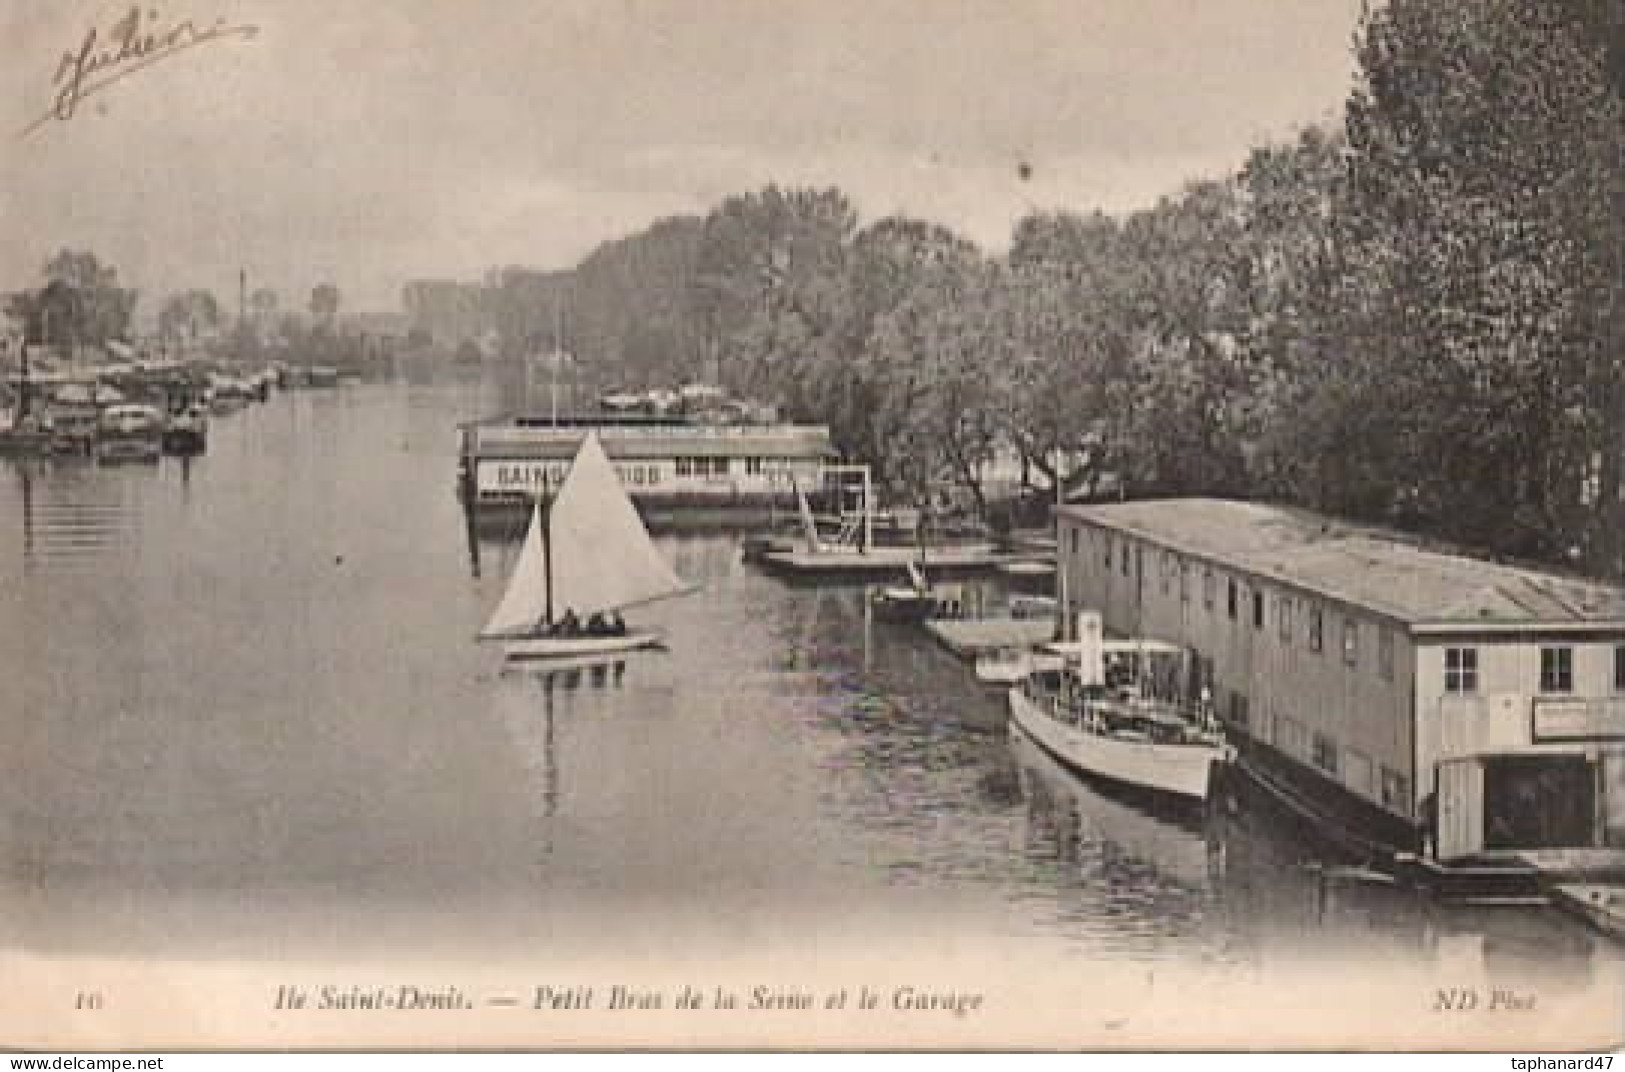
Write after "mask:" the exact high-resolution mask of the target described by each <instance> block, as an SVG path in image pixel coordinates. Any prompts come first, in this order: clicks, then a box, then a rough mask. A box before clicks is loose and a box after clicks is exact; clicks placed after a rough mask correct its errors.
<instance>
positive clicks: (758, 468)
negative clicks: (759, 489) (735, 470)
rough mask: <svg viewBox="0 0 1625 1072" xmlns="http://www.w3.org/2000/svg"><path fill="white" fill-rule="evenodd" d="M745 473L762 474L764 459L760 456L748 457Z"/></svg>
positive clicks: (750, 474) (747, 474) (748, 474)
mask: <svg viewBox="0 0 1625 1072" xmlns="http://www.w3.org/2000/svg"><path fill="white" fill-rule="evenodd" d="M745 475H746V476H761V475H762V459H760V458H746V459H745Z"/></svg>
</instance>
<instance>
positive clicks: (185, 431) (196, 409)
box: [162, 403, 209, 455]
mask: <svg viewBox="0 0 1625 1072" xmlns="http://www.w3.org/2000/svg"><path fill="white" fill-rule="evenodd" d="M162 446H163V450H164V453H166V454H179V455H192V454H202V453H203V452H204V451H206V450H207V449H208V448H209V413H208V410H206V409H204V408H203V407H202V406H200V405H197V404H195V403H194V404H192V405H190V406H187V407H186V408H185V409H182V410H177V411H176V412H174V413H171V414H170V415H169V418H168V420H167V422H166V423H165V425H164V431H163V437H162Z"/></svg>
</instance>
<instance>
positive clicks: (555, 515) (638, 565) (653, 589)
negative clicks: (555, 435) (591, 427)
mask: <svg viewBox="0 0 1625 1072" xmlns="http://www.w3.org/2000/svg"><path fill="white" fill-rule="evenodd" d="M550 532H551V535H552V540H553V609H554V610H555V612H557V613H559V614H563V613H564V612H565V611H566V610H574V611H575V612H576V614H578V615H580V616H582V617H585V616H586V615H588V614H591V613H592V612H593V611H607V610H614V609H615V608H618V607H629V606H631V605H633V604H635V603H647V602H649V601H650V600H655V599H664V598H666V597H667V596H674V595H678V594H680V593H682V592H686V591H688V589H689V586H688V585H686V584H684V583H683V581H682V578H680V577H678V576H677V574H676V573H674V572H673V571H672V568H671V564H670V563H668V562H667V561H666V559H665V557H664V556H662V555H661V553H660V549H659V548H657V547H656V546H655V544H654V541H653V540H651V539H650V538H649V530H648V529H646V528H644V527H643V519H642V518H640V517H639V516H638V512H637V509H636V508H635V507H634V506H633V505H632V500H631V499H630V498H628V497H627V494H626V491H625V490H624V489H623V488H622V487H621V478H620V476H619V475H618V474H617V473H616V472H615V467H614V466H613V465H611V464H610V462H609V457H608V456H607V455H606V454H605V453H604V448H603V447H602V446H601V445H600V444H599V442H598V437H597V436H596V435H594V434H593V433H591V432H588V433H587V437H586V439H584V440H582V443H581V449H580V450H578V451H577V452H576V457H575V461H574V462H572V463H571V464H570V473H569V475H568V476H566V477H565V479H564V487H563V488H561V489H560V490H559V496H558V498H557V499H555V500H554V501H553V510H552V518H551V525H550Z"/></svg>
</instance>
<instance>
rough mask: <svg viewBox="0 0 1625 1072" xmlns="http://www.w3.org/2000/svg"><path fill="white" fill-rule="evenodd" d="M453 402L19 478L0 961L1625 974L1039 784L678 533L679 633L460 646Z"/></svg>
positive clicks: (424, 395)
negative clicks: (28, 956)
mask: <svg viewBox="0 0 1625 1072" xmlns="http://www.w3.org/2000/svg"><path fill="white" fill-rule="evenodd" d="M495 404H496V400H495V399H494V398H493V396H492V393H491V391H490V390H488V389H487V388H485V387H482V386H481V385H479V384H476V383H468V384H462V385H437V386H424V385H406V384H392V385H365V386H362V385H355V386H346V387H342V388H340V389H338V390H333V391H309V392H299V393H289V394H283V395H279V396H273V397H272V399H271V400H270V401H269V402H268V403H266V404H264V405H259V406H254V407H251V408H250V409H248V410H246V411H244V412H242V413H239V414H235V415H232V416H229V417H223V418H219V419H217V420H216V421H215V422H214V427H213V429H212V437H211V442H210V445H209V450H208V453H207V454H206V455H205V456H203V457H201V458H198V459H195V460H193V461H191V462H189V463H183V462H181V461H179V460H177V459H165V460H164V461H163V463H162V464H161V465H159V466H156V467H152V466H128V467H111V468H109V467H98V466H96V465H94V464H92V463H88V462H84V461H77V460H61V461H52V462H32V463H20V462H19V463H6V464H5V465H4V467H3V468H0V519H3V524H0V592H3V593H4V606H3V610H0V719H3V721H0V733H3V742H4V748H3V750H0V824H3V825H0V838H3V840H0V879H3V883H4V885H3V898H4V899H3V902H0V904H3V906H4V908H5V911H4V912H3V914H0V942H3V943H4V945H5V946H7V947H9V948H14V949H23V950H28V951H31V952H35V953H39V954H41V955H48V956H58V955H60V956H74V955H92V954H108V953H112V954H118V955H126V956H142V955H157V954H160V953H163V954H166V955H172V956H184V957H188V958H195V959H208V958H234V957H247V958H264V957H284V956H298V955H301V954H302V953H304V952H309V951H315V950H328V951H331V950H333V949H335V948H338V949H342V950H344V951H345V952H346V953H347V954H349V955H355V956H363V955H367V954H376V955H378V956H387V955H389V954H390V952H391V951H393V950H399V949H401V948H403V947H409V948H410V949H411V950H412V951H413V952H414V954H415V955H421V956H430V957H434V956H444V957H448V958H451V957H460V956H468V955H476V956H480V957H489V958H500V957H502V956H505V955H523V954H525V953H527V952H530V953H533V952H534V951H535V950H537V949H547V950H549V951H552V952H559V951H568V950H574V951H576V952H590V951H591V950H593V949H601V948H604V947H605V946H606V945H608V946H609V947H610V948H614V949H618V950H622V951H627V950H635V951H637V953H636V955H638V956H644V957H647V958H651V959H653V958H659V957H661V956H663V955H666V954H667V953H670V952H673V951H676V950H680V949H696V948H702V947H707V946H710V947H714V946H715V945H716V943H724V944H731V945H734V946H739V947H751V948H766V949H771V948H774V947H775V946H776V945H786V946H787V945H791V944H794V945H796V946H797V947H799V948H803V949H805V948H807V947H809V946H816V944H817V943H819V942H821V941H827V942H836V941H852V940H853V939H854V938H856V939H857V940H859V941H867V940H870V939H873V940H874V941H877V942H881V941H885V940H887V939H888V938H891V937H897V936H905V935H908V936H916V937H922V938H931V939H934V938H937V937H942V936H951V935H966V936H974V937H977V938H980V939H988V940H993V941H997V942H1007V943H1010V948H1022V949H1034V948H1036V949H1042V950H1044V951H1046V952H1049V953H1053V954H1055V955H1057V956H1061V957H1076V958H1080V960H1112V961H1126V962H1139V961H1147V962H1153V961H1168V960H1188V961H1197V962H1202V963H1219V964H1225V963H1235V964H1238V965H1249V964H1250V965H1254V966H1257V965H1259V964H1265V965H1268V964H1270V963H1272V962H1276V961H1287V960H1292V959H1294V958H1301V957H1305V956H1337V955H1340V954H1341V953H1342V952H1344V951H1354V950H1358V951H1360V953H1361V955H1363V956H1377V957H1388V958H1395V959H1398V960H1402V961H1404V960H1418V961H1423V962H1441V961H1447V960H1450V959H1451V958H1461V957H1466V958H1469V959H1471V960H1472V961H1473V962H1474V963H1477V964H1483V963H1491V964H1501V965H1509V966H1511V967H1512V968H1516V969H1518V970H1523V969H1526V968H1531V967H1534V966H1538V967H1539V968H1540V970H1541V971H1542V973H1543V974H1544V975H1546V976H1549V978H1550V979H1551V980H1553V984H1554V985H1563V984H1564V983H1568V984H1572V985H1573V986H1585V985H1587V981H1588V980H1589V979H1591V978H1592V976H1593V974H1594V972H1595V971H1596V970H1597V968H1598V966H1599V965H1600V964H1601V963H1603V960H1604V958H1607V957H1610V956H1613V955H1614V954H1612V953H1610V952H1609V950H1608V949H1607V948H1606V947H1605V946H1604V944H1603V943H1602V942H1601V941H1600V940H1599V939H1597V938H1595V937H1594V936H1593V935H1592V934H1591V932H1590V931H1588V930H1587V929H1586V928H1585V927H1583V926H1581V925H1580V924H1577V923H1574V922H1572V921H1570V920H1568V919H1567V918H1566V917H1562V916H1559V915H1557V914H1555V913H1553V912H1549V911H1538V910H1530V909H1484V908H1480V909H1466V908H1461V909H1452V908H1444V907H1439V906H1431V905H1426V904H1422V903H1419V902H1417V901H1415V900H1412V899H1411V898H1409V897H1406V896H1402V895H1399V894H1396V893H1394V892H1392V891H1387V890H1383V889H1362V888H1355V887H1350V888H1347V889H1345V888H1343V887H1338V888H1336V889H1335V890H1334V891H1333V892H1332V893H1331V894H1327V893H1326V891H1325V890H1324V889H1322V887H1321V886H1320V885H1319V884H1318V883H1317V881H1316V879H1315V877H1314V873H1313V871H1312V869H1310V868H1307V867H1304V866H1302V865H1303V864H1304V863H1305V862H1306V861H1310V860H1312V859H1313V850H1312V849H1311V848H1309V847H1308V846H1306V845H1303V844H1300V843H1299V842H1298V841H1296V840H1295V839H1294V837H1293V836H1292V835H1291V834H1290V833H1289V832H1287V831H1285V830H1283V829H1281V828H1280V827H1278V826H1276V825H1272V823H1271V822H1270V821H1268V820H1267V819H1266V818H1265V817H1253V816H1246V815H1241V816H1232V817H1229V818H1228V819H1226V820H1224V821H1222V822H1210V823H1207V824H1200V823H1199V824H1185V825H1180V824H1175V823H1169V822H1165V821H1163V820H1161V819H1159V818H1157V817H1154V816H1151V815H1148V814H1146V813H1144V812H1143V811H1141V810H1139V809H1138V808H1137V807H1136V806H1134V805H1133V804H1131V803H1128V802H1124V801H1121V800H1118V799H1114V798H1112V797H1109V796H1105V795H1102V793H1101V792H1100V791H1098V790H1096V789H1095V788H1092V787H1090V786H1087V785H1085V784H1083V783H1081V782H1079V781H1077V780H1075V779H1073V778H1072V777H1070V776H1069V775H1068V774H1067V773H1066V772H1064V771H1062V770H1060V769H1058V768H1057V767H1055V766H1054V765H1053V764H1052V763H1050V762H1049V761H1048V760H1047V759H1046V758H1045V757H1044V756H1042V755H1041V754H1038V753H1036V752H1035V750H1034V749H1033V748H1032V747H1031V746H1030V745H1026V744H1024V743H1023V742H1022V741H1020V740H1012V738H1011V737H1010V735H1009V734H1008V732H1007V728H1006V721H1005V711H1004V707H1003V703H1002V701H1001V699H1000V698H999V697H997V696H996V695H993V694H989V693H986V692H984V691H981V690H979V689H978V687H977V685H976V682H975V681H974V679H973V677H972V676H971V674H970V672H969V670H968V669H967V668H966V667H964V666H962V665H960V664H959V663H957V662H955V661H954V660H953V659H951V658H950V657H949V656H948V655H946V654H945V653H944V652H942V651H941V650H939V649H938V648H936V647H935V646H934V645H932V644H931V643H930V642H929V640H928V639H926V638H925V637H924V636H923V634H921V633H919V632H917V631H915V630H912V629H909V628H906V627H901V626H895V625H887V624H883V623H875V622H872V621H869V620H868V619H867V618H866V616H865V614H864V609H863V608H864V606H865V600H864V598H863V596H864V593H863V591H862V590H861V589H854V588H804V587H791V586H787V585H785V584H782V583H781V582H779V581H777V580H775V579H773V578H770V577H767V576H764V575H761V574H759V573H757V572H755V571H753V570H752V569H751V568H750V567H748V566H745V565H744V564H742V563H741V561H740V556H739V554H738V550H737V546H736V544H735V542H734V539H733V538H732V537H727V536H705V537H687V538H684V537H662V538H661V539H660V541H659V542H660V545H661V547H662V548H663V550H664V551H665V552H666V553H667V554H669V555H670V557H671V559H672V561H673V562H674V563H675V564H676V567H677V569H678V571H679V572H680V573H681V574H682V575H684V576H685V577H687V578H689V579H690V580H693V581H697V582H700V583H701V584H702V585H703V587H702V588H701V590H700V591H699V592H698V593H696V594H694V595H692V596H690V597H687V598H683V599H678V600H674V601H670V602H667V603H663V604H659V605H655V606H652V607H649V608H645V609H644V610H642V611H640V613H639V614H638V616H637V618H638V620H639V621H640V622H645V623H650V624H656V625H659V626H662V627H664V628H666V629H667V630H668V632H669V634H670V643H669V651H667V652H665V653H644V654H640V655H636V656H632V657H629V658H627V659H626V660H625V661H624V663H622V664H621V665H619V666H618V667H616V668H614V669H611V670H606V671H602V672H597V673H594V672H580V673H574V674H553V675H542V674H537V673H505V672H504V671H503V668H502V666H501V665H500V657H499V655H498V653H497V652H495V651H493V650H491V649H490V648H488V647H484V646H481V645H479V644H477V643H475V642H474V641H473V639H472V638H473V636H474V633H475V632H476V630H477V629H478V627H479V625H480V624H481V622H482V620H483V618H484V616H485V615H486V614H487V613H488V611H489V609H490V608H491V607H492V606H493V605H494V603H495V601H496V600H497V599H498V597H499V596H500V593H501V588H502V584H503V580H504V577H505V575H506V572H507V570H508V569H509V568H510V567H511V565H512V561H513V557H514V554H515V552H516V550H517V545H516V544H514V543H504V542H500V541H489V542H485V543H483V544H481V545H480V546H479V548H478V551H479V556H478V557H479V563H480V567H481V568H480V569H479V571H478V575H476V571H475V570H474V569H473V568H472V563H471V556H470V548H469V545H468V542H467V536H466V533H465V526H464V523H463V516H462V513H461V510H460V508H459V506H458V504H457V502H456V499H455V496H454V488H453V474H454V463H455V456H454V450H455V442H454V435H453V428H454V424H455V422H456V421H457V420H460V419H464V418H469V417H473V416H477V415H480V414H482V413H485V412H489V411H490V410H491V408H492V407H493V406H494V405H495Z"/></svg>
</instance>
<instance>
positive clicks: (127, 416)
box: [95, 404, 164, 462]
mask: <svg viewBox="0 0 1625 1072" xmlns="http://www.w3.org/2000/svg"><path fill="white" fill-rule="evenodd" d="M163 434H164V416H163V414H162V413H160V412H159V411H158V410H157V409H155V408H154V407H152V406H138V405H128V404H121V405H117V406H109V407H108V408H107V409H106V411H104V412H103V413H102V416H101V420H100V422H99V424H98V427H97V430H96V444H95V454H96V460H97V461H99V462H121V461H136V462H155V461H157V460H158V458H159V456H160V455H161V454H162V453H163Z"/></svg>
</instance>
